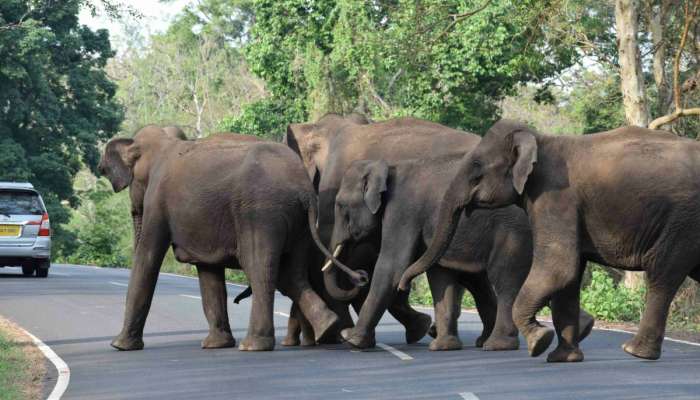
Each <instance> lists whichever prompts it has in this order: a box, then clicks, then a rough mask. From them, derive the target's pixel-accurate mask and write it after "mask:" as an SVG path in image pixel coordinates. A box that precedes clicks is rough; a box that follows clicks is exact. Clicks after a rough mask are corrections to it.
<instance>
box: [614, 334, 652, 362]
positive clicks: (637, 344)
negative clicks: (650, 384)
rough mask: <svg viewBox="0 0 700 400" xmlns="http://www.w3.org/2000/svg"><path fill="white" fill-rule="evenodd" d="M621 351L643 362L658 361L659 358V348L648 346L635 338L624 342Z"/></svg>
mask: <svg viewBox="0 0 700 400" xmlns="http://www.w3.org/2000/svg"><path fill="white" fill-rule="evenodd" d="M622 350H624V351H625V352H626V353H628V354H631V355H633V356H635V357H638V358H643V359H645V360H658V359H659V357H661V346H649V345H648V344H646V343H643V342H642V341H641V340H638V339H637V337H636V336H635V337H633V338H632V339H630V340H628V341H626V342H625V344H623V345H622Z"/></svg>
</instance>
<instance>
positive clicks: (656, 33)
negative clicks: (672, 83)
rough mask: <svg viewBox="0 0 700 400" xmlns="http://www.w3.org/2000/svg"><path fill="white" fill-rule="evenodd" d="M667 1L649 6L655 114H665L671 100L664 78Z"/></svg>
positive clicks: (666, 81) (663, 0)
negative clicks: (655, 102) (655, 91)
mask: <svg viewBox="0 0 700 400" xmlns="http://www.w3.org/2000/svg"><path fill="white" fill-rule="evenodd" d="M669 2H670V0H662V1H661V4H660V5H658V6H655V5H652V6H651V7H649V11H650V16H649V30H650V31H651V43H652V46H653V49H654V59H653V72H654V83H655V84H656V90H657V91H658V94H659V95H658V96H659V104H658V107H657V109H656V110H655V111H656V114H657V115H666V114H667V113H668V110H669V107H670V106H671V101H672V97H671V94H672V93H671V91H670V90H669V87H668V80H667V79H666V53H667V48H668V46H667V43H666V40H665V33H666V32H665V31H666V14H667V11H668V7H669Z"/></svg>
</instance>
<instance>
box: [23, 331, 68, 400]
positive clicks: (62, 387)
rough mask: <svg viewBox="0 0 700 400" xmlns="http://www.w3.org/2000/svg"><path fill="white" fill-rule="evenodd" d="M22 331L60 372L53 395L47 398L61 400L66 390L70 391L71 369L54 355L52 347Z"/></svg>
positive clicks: (47, 399)
mask: <svg viewBox="0 0 700 400" xmlns="http://www.w3.org/2000/svg"><path fill="white" fill-rule="evenodd" d="M22 330H23V331H24V333H25V334H26V335H27V336H29V337H30V338H31V339H32V342H34V344H35V345H36V347H37V348H38V349H39V350H41V352H42V353H44V357H46V358H48V359H49V361H51V363H53V365H54V366H55V367H56V370H57V371H58V379H56V385H55V386H54V387H53V390H52V391H51V394H49V397H47V398H46V400H59V399H60V398H61V396H63V393H65V392H66V389H68V382H70V368H68V364H66V363H65V361H63V360H62V359H61V357H59V356H58V354H56V353H54V351H53V350H51V347H49V346H47V345H46V344H45V343H44V342H42V341H41V340H39V338H38V337H36V336H34V335H32V334H31V333H29V332H27V330H25V329H22Z"/></svg>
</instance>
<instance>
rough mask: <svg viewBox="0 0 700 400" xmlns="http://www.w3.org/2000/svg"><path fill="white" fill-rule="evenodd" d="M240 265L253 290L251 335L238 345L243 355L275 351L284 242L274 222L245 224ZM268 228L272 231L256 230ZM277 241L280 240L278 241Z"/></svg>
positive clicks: (249, 324) (248, 334)
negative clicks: (275, 314) (275, 311)
mask: <svg viewBox="0 0 700 400" xmlns="http://www.w3.org/2000/svg"><path fill="white" fill-rule="evenodd" d="M241 225H242V229H241V231H242V232H243V234H241V235H240V236H241V240H240V250H239V251H240V256H239V257H240V260H239V261H240V264H241V267H242V268H243V271H244V272H245V273H246V275H247V276H248V281H249V282H250V287H251V288H252V290H253V301H252V303H253V304H252V308H251V312H250V321H249V323H248V333H247V335H246V337H245V338H244V339H243V340H242V341H241V343H240V344H239V345H238V349H239V350H242V351H268V350H273V349H274V347H275V327H274V322H273V309H274V301H275V283H276V282H277V276H278V273H279V260H280V256H281V251H280V245H279V242H280V239H279V238H278V236H281V235H282V234H280V233H277V234H275V232H274V230H273V227H274V222H268V221H257V222H250V221H241ZM256 226H258V227H259V226H265V227H267V229H270V230H263V229H256ZM276 237H277V238H276Z"/></svg>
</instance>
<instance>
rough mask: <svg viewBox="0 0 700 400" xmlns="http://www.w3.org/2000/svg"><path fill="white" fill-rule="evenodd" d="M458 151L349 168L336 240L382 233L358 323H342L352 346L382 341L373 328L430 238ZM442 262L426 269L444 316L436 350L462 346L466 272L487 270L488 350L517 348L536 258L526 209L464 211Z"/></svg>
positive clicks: (337, 211) (439, 321)
mask: <svg viewBox="0 0 700 400" xmlns="http://www.w3.org/2000/svg"><path fill="white" fill-rule="evenodd" d="M460 159H461V157H460V156H459V155H454V156H450V157H443V158H439V159H438V158H431V159H422V160H409V161H402V162H398V163H396V164H393V165H391V166H390V165H388V164H387V163H386V162H384V161H382V160H379V161H371V160H361V161H355V162H353V163H352V164H351V165H350V168H349V169H348V170H347V171H346V172H345V176H344V177H343V181H342V184H341V186H340V190H339V191H338V195H337V196H336V203H335V227H334V229H333V236H332V240H331V248H335V246H337V245H340V244H344V245H348V244H349V243H354V242H362V241H364V240H368V239H369V240H374V237H375V236H376V235H377V234H380V235H381V250H380V252H379V258H378V260H377V263H376V265H375V267H374V272H373V275H372V279H371V286H370V289H369V295H368V296H367V298H366V300H365V302H364V304H363V305H362V309H361V311H360V313H359V319H358V321H357V324H356V325H355V327H354V328H348V329H345V330H343V331H342V336H343V339H344V340H345V341H347V342H348V343H350V344H352V345H353V346H355V347H359V348H367V347H374V345H375V344H376V342H375V337H374V329H375V327H376V326H377V323H378V322H379V319H380V318H381V316H382V314H383V313H384V311H385V310H386V308H387V306H388V304H390V302H391V300H392V299H393V297H394V296H395V295H396V288H397V287H398V284H399V279H400V278H401V274H402V273H403V272H404V270H405V269H406V268H408V266H409V265H410V263H411V262H413V261H415V260H416V259H417V258H418V255H419V254H420V252H421V251H422V250H423V249H425V247H426V246H427V244H429V243H430V241H431V240H432V236H433V232H434V231H435V223H436V222H437V213H438V209H439V207H440V203H441V201H442V197H443V195H444V193H445V191H446V190H447V188H448V187H449V184H450V182H451V181H452V179H453V178H454V174H455V173H456V172H457V167H458V163H459V161H460ZM438 263H439V264H440V267H435V268H433V269H431V270H429V271H428V282H429V284H430V289H431V292H432V296H433V299H434V300H435V315H437V316H439V318H437V320H436V327H437V338H436V339H435V340H433V341H432V342H431V343H430V347H429V348H430V350H458V349H461V348H462V342H461V341H460V339H459V335H458V333H457V319H458V318H459V314H460V307H459V304H460V302H461V298H462V295H463V293H464V290H463V288H462V286H461V285H460V284H459V281H460V280H464V279H465V276H464V275H465V274H464V273H468V274H482V273H485V274H487V275H488V279H489V281H490V282H491V283H492V284H493V286H494V287H495V289H496V293H497V295H498V313H497V318H496V324H495V327H494V329H493V331H492V332H491V334H490V335H488V340H486V342H485V343H484V345H483V348H484V350H516V349H517V348H518V346H519V342H518V330H517V328H516V327H515V325H514V324H513V318H512V311H511V309H512V305H513V302H514V301H515V297H516V295H517V294H518V291H519V290H520V287H521V286H522V284H523V282H524V281H525V278H526V277H527V273H528V272H529V270H530V265H531V263H532V234H531V231H530V225H529V222H528V220H527V216H526V215H525V213H524V212H523V211H522V210H521V209H519V208H517V207H515V206H511V207H507V208H502V209H498V210H481V211H475V212H474V213H472V215H471V216H470V217H468V218H467V217H462V218H460V220H459V223H458V226H457V232H456V234H455V237H454V239H453V241H452V244H451V245H450V246H449V247H448V249H447V251H446V252H445V254H444V255H443V256H442V258H441V259H440V260H439V261H438ZM460 278H461V279H460ZM466 278H467V279H468V277H466Z"/></svg>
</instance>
